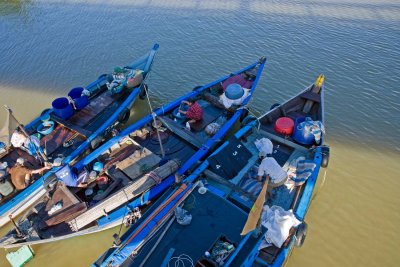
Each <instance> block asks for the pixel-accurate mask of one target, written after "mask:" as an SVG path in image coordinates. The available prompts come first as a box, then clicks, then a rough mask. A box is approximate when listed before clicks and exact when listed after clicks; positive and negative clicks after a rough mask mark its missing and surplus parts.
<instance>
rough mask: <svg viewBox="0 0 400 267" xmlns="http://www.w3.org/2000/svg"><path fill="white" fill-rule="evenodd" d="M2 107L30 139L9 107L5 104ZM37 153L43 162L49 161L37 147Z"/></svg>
mask: <svg viewBox="0 0 400 267" xmlns="http://www.w3.org/2000/svg"><path fill="white" fill-rule="evenodd" d="M4 108H5V109H6V110H7V111H8V113H9V114H10V115H11V117H12V118H13V119H14V121H15V122H17V124H18V127H19V128H20V129H21V131H22V133H23V134H24V135H25V136H26V137H27V138H28V139H29V140H30V136H29V134H28V133H27V132H26V131H25V128H24V126H23V125H22V124H21V123H20V122H19V121H18V120H17V118H15V116H14V114H13V112H12V110H11V108H9V107H8V106H7V105H4ZM38 153H39V155H40V156H41V157H42V158H43V160H44V161H45V162H49V160H48V158H47V157H46V155H45V154H43V153H42V152H41V151H40V149H38Z"/></svg>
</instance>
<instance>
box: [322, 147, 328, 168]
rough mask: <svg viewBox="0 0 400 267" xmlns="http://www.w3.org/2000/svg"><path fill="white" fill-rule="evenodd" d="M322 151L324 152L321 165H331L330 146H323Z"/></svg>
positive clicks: (323, 166)
mask: <svg viewBox="0 0 400 267" xmlns="http://www.w3.org/2000/svg"><path fill="white" fill-rule="evenodd" d="M321 152H322V161H321V167H322V168H327V167H328V165H329V154H330V148H329V146H321Z"/></svg>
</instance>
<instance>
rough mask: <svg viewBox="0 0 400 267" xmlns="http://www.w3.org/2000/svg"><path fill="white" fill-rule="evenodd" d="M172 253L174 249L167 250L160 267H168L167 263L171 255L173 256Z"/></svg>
mask: <svg viewBox="0 0 400 267" xmlns="http://www.w3.org/2000/svg"><path fill="white" fill-rule="evenodd" d="M174 252H175V249H174V248H170V249H169V250H168V253H167V255H166V256H165V258H164V260H163V262H162V264H161V266H160V267H166V266H168V263H169V261H170V260H171V257H172V255H174Z"/></svg>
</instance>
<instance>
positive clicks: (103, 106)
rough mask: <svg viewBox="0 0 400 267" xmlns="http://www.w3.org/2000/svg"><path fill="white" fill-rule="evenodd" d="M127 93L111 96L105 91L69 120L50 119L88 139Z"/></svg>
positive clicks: (127, 91) (54, 117)
mask: <svg viewBox="0 0 400 267" xmlns="http://www.w3.org/2000/svg"><path fill="white" fill-rule="evenodd" d="M129 92H130V91H129V90H126V91H125V92H124V93H121V94H115V95H113V94H111V93H110V92H109V91H108V90H105V91H103V92H101V93H100V94H99V95H97V96H96V97H94V98H92V99H91V100H90V102H89V104H88V105H87V106H86V107H85V108H83V109H81V110H79V111H76V112H75V113H74V115H72V117H71V118H69V119H67V120H64V119H62V118H59V117H57V116H56V115H54V114H51V119H52V120H54V121H56V122H57V123H59V124H60V125H62V126H64V127H66V128H68V129H70V130H73V131H75V132H77V133H79V134H80V135H83V136H85V137H89V136H90V135H91V134H92V133H93V132H95V131H96V130H97V129H98V128H99V127H100V126H101V125H102V124H103V123H104V121H105V120H106V119H108V118H109V117H110V116H111V115H112V114H113V113H114V112H115V111H116V109H117V108H118V107H119V106H120V104H121V103H122V102H123V101H124V100H125V98H126V97H127V95H128V94H129Z"/></svg>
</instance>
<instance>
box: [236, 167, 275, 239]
mask: <svg viewBox="0 0 400 267" xmlns="http://www.w3.org/2000/svg"><path fill="white" fill-rule="evenodd" d="M268 182H269V176H268V175H267V179H266V180H265V182H264V185H263V188H262V189H261V192H260V194H259V195H258V197H257V199H256V202H254V205H253V207H252V208H251V210H250V212H249V216H248V217H247V221H246V224H245V225H244V227H243V230H242V232H241V233H240V235H246V234H247V233H249V232H251V231H253V230H254V229H256V228H257V225H258V222H259V220H260V217H261V213H262V210H263V207H264V202H265V198H266V193H267V187H268Z"/></svg>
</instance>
